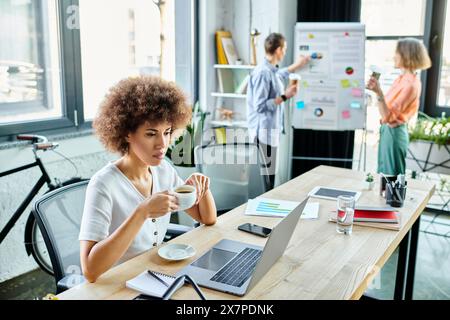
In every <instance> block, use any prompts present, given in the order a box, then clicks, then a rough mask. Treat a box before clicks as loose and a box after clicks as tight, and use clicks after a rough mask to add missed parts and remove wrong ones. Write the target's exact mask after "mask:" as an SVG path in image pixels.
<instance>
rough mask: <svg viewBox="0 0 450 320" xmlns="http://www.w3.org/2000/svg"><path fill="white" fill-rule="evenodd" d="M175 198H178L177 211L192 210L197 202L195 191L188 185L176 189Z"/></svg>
mask: <svg viewBox="0 0 450 320" xmlns="http://www.w3.org/2000/svg"><path fill="white" fill-rule="evenodd" d="M174 194H175V197H177V198H178V203H179V206H178V207H179V208H178V210H180V211H181V210H186V209H189V208H192V206H193V205H194V204H195V201H196V200H197V190H196V189H195V187H193V186H190V185H187V184H185V185H182V186H179V187H176V188H175V190H174Z"/></svg>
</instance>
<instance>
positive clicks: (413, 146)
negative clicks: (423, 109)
mask: <svg viewBox="0 0 450 320" xmlns="http://www.w3.org/2000/svg"><path fill="white" fill-rule="evenodd" d="M449 134H450V118H447V117H445V114H443V116H442V117H440V118H432V117H430V116H428V115H426V114H424V113H420V114H419V119H418V120H417V123H416V125H415V126H414V127H412V128H411V129H410V132H409V140H410V145H409V149H408V154H407V157H406V165H407V167H408V169H411V170H413V171H419V172H435V173H443V174H450V149H449V144H450V135H449Z"/></svg>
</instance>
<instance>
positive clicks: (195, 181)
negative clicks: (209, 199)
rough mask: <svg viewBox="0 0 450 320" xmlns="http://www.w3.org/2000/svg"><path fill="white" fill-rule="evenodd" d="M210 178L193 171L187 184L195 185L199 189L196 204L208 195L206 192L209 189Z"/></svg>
mask: <svg viewBox="0 0 450 320" xmlns="http://www.w3.org/2000/svg"><path fill="white" fill-rule="evenodd" d="M209 184H210V182H209V178H208V177H207V176H205V175H203V174H200V173H193V174H192V175H191V176H190V177H189V178H188V179H187V180H186V185H189V186H193V187H195V189H196V191H197V199H196V201H195V204H196V205H197V204H198V203H199V202H200V201H201V200H202V199H203V197H204V196H205V195H206V192H207V191H208V190H209Z"/></svg>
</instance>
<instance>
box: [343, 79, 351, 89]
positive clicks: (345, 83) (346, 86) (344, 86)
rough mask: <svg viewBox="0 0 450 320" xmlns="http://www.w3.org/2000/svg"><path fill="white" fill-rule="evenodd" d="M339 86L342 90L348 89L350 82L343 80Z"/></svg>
mask: <svg viewBox="0 0 450 320" xmlns="http://www.w3.org/2000/svg"><path fill="white" fill-rule="evenodd" d="M341 85H342V88H344V89H347V88H350V85H351V84H350V80H348V79H344V80H341Z"/></svg>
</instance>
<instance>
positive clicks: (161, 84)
mask: <svg viewBox="0 0 450 320" xmlns="http://www.w3.org/2000/svg"><path fill="white" fill-rule="evenodd" d="M191 115H192V112H191V107H190V106H189V105H188V104H187V102H186V97H185V95H184V94H183V92H182V91H181V90H180V89H179V88H178V87H177V86H176V85H175V84H174V83H172V82H168V81H165V80H163V79H161V78H158V77H137V78H128V79H125V80H122V81H120V82H119V83H118V84H117V85H116V86H114V87H113V88H111V89H110V92H109V93H108V94H107V96H106V97H105V99H104V101H103V102H102V104H101V106H100V110H99V113H98V115H97V117H96V119H95V120H94V123H93V127H94V129H95V132H96V134H97V136H98V137H99V139H100V141H101V142H102V143H103V144H104V146H105V147H106V148H107V149H108V150H109V151H111V152H115V153H119V154H120V155H121V158H120V159H119V160H117V161H115V162H111V163H108V164H107V165H106V166H105V167H103V168H102V169H101V170H100V171H98V172H97V173H96V174H95V175H94V176H93V177H92V179H91V181H90V182H89V185H88V188H87V191H86V200H85V204H84V212H83V218H82V222H81V228H80V235H79V240H80V258H81V265H82V269H83V275H84V276H85V278H86V279H87V280H88V281H89V282H95V281H96V280H97V279H98V277H99V276H100V275H102V274H103V273H104V272H106V271H107V270H109V269H110V268H111V267H113V266H114V265H116V264H118V263H121V262H124V261H126V260H128V259H130V258H132V257H135V256H137V255H139V254H141V253H143V252H145V251H147V250H149V249H151V248H153V247H156V246H158V245H159V244H161V242H162V240H163V239H164V235H165V233H166V231H167V227H168V225H169V221H170V213H171V212H174V211H177V210H178V200H177V198H176V197H175V196H174V194H173V193H172V192H171V190H173V189H174V188H176V187H177V186H179V185H183V184H190V185H193V186H195V187H196V189H197V201H196V203H195V204H194V206H193V207H192V208H190V209H188V210H186V212H187V213H188V214H189V215H190V216H191V217H192V218H194V219H195V220H197V221H198V222H200V223H203V224H206V225H213V224H214V223H215V222H216V217H217V213H216V206H215V203H214V199H213V197H212V194H211V192H210V191H209V178H208V177H206V176H204V175H201V174H198V173H195V174H193V175H191V176H190V177H189V178H188V179H187V180H186V181H183V180H182V179H181V178H180V177H179V176H178V174H177V173H176V171H175V169H174V168H173V167H172V166H171V165H170V164H169V163H168V162H167V161H165V160H164V157H165V154H166V152H167V148H168V147H169V144H170V141H171V138H172V134H173V132H174V130H176V129H183V128H185V127H186V125H187V124H188V123H189V121H190V120H191Z"/></svg>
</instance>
